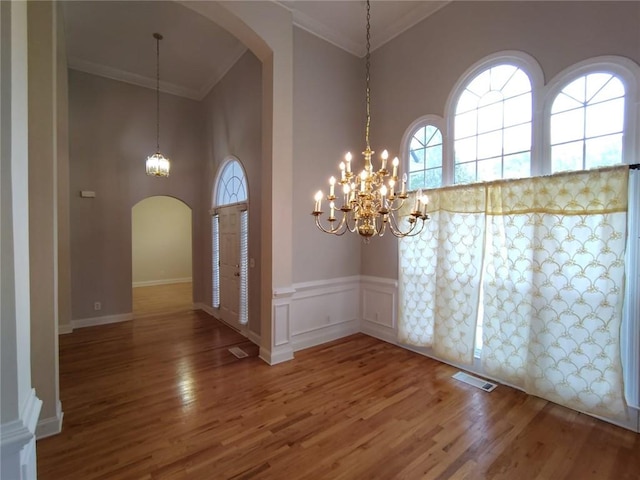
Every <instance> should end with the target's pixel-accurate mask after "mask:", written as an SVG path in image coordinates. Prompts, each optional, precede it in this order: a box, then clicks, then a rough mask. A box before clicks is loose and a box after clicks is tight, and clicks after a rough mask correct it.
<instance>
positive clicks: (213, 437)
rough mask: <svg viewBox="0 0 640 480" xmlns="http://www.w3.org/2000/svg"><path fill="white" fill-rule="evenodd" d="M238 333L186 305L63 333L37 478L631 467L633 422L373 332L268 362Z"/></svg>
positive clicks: (558, 471) (536, 474) (638, 473)
mask: <svg viewBox="0 0 640 480" xmlns="http://www.w3.org/2000/svg"><path fill="white" fill-rule="evenodd" d="M233 345H240V346H241V347H242V348H246V349H247V350H249V351H250V353H251V356H250V357H248V358H245V359H237V358H235V357H234V356H232V355H231V354H230V353H229V352H228V350H227V349H228V348H229V347H230V346H233ZM250 347H251V345H250V344H248V343H247V342H246V340H245V339H244V338H243V337H242V336H240V335H239V334H238V333H236V332H235V331H233V330H231V329H230V328H228V327H226V326H224V325H222V324H221V323H219V322H218V321H216V320H215V319H213V318H211V317H209V316H208V315H206V314H204V313H202V312H193V311H188V310H185V311H183V312H182V313H179V314H172V315H157V316H146V317H144V318H141V319H137V320H134V321H132V322H125V323H120V324H112V325H104V326H100V327H92V328H85V329H79V330H76V331H74V332H73V333H72V334H69V335H63V336H61V337H60V377H61V378H60V383H61V399H62V404H63V410H64V412H65V416H64V426H63V431H62V433H61V434H60V435H57V436H54V437H50V438H47V439H43V440H40V441H38V442H37V453H38V478H39V479H40V480H65V479H73V480H75V479H82V480H92V479H95V480H98V479H118V480H120V479H122V480H126V479H203V480H204V479H207V480H210V479H277V480H290V479H332V480H340V479H348V480H352V479H358V480H359V479H508V480H521V479H554V480H555V479H576V480H582V479H616V480H618V479H638V478H640V435H637V434H634V433H633V432H629V431H627V430H624V429H621V428H618V427H615V426H612V425H609V424H606V423H604V422H601V421H598V420H595V419H593V418H591V417H588V416H584V415H580V414H578V413H576V412H573V411H571V410H568V409H566V408H563V407H560V406H557V405H554V404H550V403H548V402H546V401H544V400H541V399H539V398H535V397H531V396H528V395H526V394H524V393H522V392H518V391H516V390H513V389H510V388H508V387H503V386H499V387H498V388H497V389H496V390H495V391H493V392H492V393H485V392H483V391H481V390H479V389H476V388H474V387H471V386H469V385H466V384H463V383H461V382H459V381H457V380H454V379H452V378H451V375H452V374H453V373H455V372H456V370H455V369H454V368H452V367H450V366H448V365H444V364H441V363H439V362H436V361H433V360H431V359H428V358H425V357H423V356H420V355H417V354H415V353H412V352H409V351H407V350H403V349H401V348H398V347H395V346H393V345H390V344H387V343H384V342H381V341H378V340H376V339H373V338H371V337H368V336H365V335H361V334H358V335H354V336H351V337H349V338H346V339H342V340H339V341H336V342H333V343H330V344H325V345H322V346H319V347H315V348H311V349H308V350H305V351H302V352H298V353H296V358H295V359H294V360H293V361H291V362H287V363H284V364H280V365H276V366H273V367H270V366H268V365H266V364H265V363H264V362H262V360H260V359H259V358H257V357H256V355H257V348H255V347H253V349H251V348H250Z"/></svg>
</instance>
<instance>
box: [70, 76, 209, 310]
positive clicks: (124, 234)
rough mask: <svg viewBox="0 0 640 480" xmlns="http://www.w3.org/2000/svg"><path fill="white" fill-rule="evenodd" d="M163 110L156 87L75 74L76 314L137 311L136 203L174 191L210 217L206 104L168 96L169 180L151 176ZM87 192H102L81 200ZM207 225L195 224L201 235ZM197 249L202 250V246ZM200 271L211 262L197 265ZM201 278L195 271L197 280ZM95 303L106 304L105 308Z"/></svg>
mask: <svg viewBox="0 0 640 480" xmlns="http://www.w3.org/2000/svg"><path fill="white" fill-rule="evenodd" d="M155 115H156V109H155V91H154V90H150V89H146V88H142V87H136V86H133V85H129V84H126V83H122V82H116V81H113V80H108V79H105V78H102V77H97V76H93V75H89V74H85V73H80V72H77V71H74V70H70V71H69V143H70V155H69V157H70V158H69V162H70V192H71V193H70V195H71V198H70V221H71V291H72V318H73V319H84V318H91V317H98V316H104V315H117V314H126V313H130V312H131V309H132V305H131V283H132V278H131V209H132V207H133V205H135V204H136V203H137V202H139V201H140V200H142V199H144V198H147V197H150V196H154V195H168V196H172V197H175V198H177V199H180V200H181V201H183V202H184V203H186V204H187V205H189V206H190V207H191V208H192V209H193V214H194V219H200V218H202V211H203V209H202V206H201V202H199V199H200V198H201V190H200V188H201V187H200V178H201V177H202V158H203V157H204V148H203V119H204V117H203V115H202V107H201V105H200V103H199V102H196V101H193V100H187V99H184V98H180V97H176V96H174V95H168V94H161V95H160V149H161V151H162V152H163V153H164V154H165V155H166V156H168V157H169V158H170V159H171V161H172V164H171V176H170V177H169V178H155V177H149V176H147V175H146V174H145V170H144V161H145V159H146V157H147V156H148V155H149V154H151V153H153V152H154V150H155V145H156V139H155V125H156V119H155ZM81 190H89V191H93V192H95V194H96V196H95V198H81V197H80V194H79V192H80V191H81ZM204 209H205V210H206V207H204ZM202 228H203V227H202V226H201V225H199V224H198V222H197V221H196V222H194V225H193V234H194V236H196V237H197V236H198V235H199V234H200V232H201V229H202ZM204 228H208V227H206V226H205V227H204ZM193 254H194V258H199V256H200V255H201V253H200V251H199V250H198V246H197V245H196V248H194V252H193ZM200 268H206V267H205V266H204V265H203V264H201V263H196V270H197V269H200ZM199 278H202V274H199V272H198V271H195V272H194V280H196V281H197V279H199ZM94 302H101V303H102V310H101V311H95V310H94V308H93V304H94Z"/></svg>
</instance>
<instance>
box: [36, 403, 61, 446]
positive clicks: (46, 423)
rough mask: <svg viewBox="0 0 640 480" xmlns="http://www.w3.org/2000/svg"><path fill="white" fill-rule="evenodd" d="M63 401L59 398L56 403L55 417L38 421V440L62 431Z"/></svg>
mask: <svg viewBox="0 0 640 480" xmlns="http://www.w3.org/2000/svg"><path fill="white" fill-rule="evenodd" d="M63 417H64V413H63V411H62V403H61V402H60V401H59V400H58V402H57V404H56V415H55V417H49V418H43V419H41V420H40V421H39V422H38V425H37V427H36V438H37V439H38V440H40V439H43V438H47V437H51V436H53V435H57V434H59V433H60V432H61V431H62V418H63Z"/></svg>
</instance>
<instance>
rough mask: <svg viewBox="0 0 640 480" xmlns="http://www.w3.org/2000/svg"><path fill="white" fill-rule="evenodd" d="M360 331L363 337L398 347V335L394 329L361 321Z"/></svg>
mask: <svg viewBox="0 0 640 480" xmlns="http://www.w3.org/2000/svg"><path fill="white" fill-rule="evenodd" d="M360 331H361V332H362V333H364V334H365V335H369V336H370V337H374V338H377V339H378V340H382V341H384V342H387V343H391V344H393V345H398V333H397V332H396V330H395V329H394V328H391V327H388V326H386V325H381V324H379V323H375V322H368V321H366V320H362V322H361V324H360Z"/></svg>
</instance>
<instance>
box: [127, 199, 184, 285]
mask: <svg viewBox="0 0 640 480" xmlns="http://www.w3.org/2000/svg"><path fill="white" fill-rule="evenodd" d="M131 237H132V238H131V244H132V272H133V273H132V276H133V286H134V287H136V286H144V285H153V284H162V283H171V281H184V280H186V279H189V280H191V209H190V208H189V207H188V206H187V205H185V204H184V203H182V202H181V201H180V200H176V199H175V198H171V197H163V196H159V197H149V198H145V199H144V200H141V201H140V202H138V203H137V204H135V205H134V206H133V209H132V212H131Z"/></svg>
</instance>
